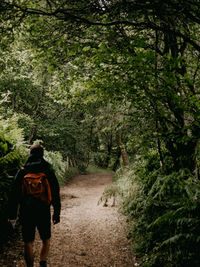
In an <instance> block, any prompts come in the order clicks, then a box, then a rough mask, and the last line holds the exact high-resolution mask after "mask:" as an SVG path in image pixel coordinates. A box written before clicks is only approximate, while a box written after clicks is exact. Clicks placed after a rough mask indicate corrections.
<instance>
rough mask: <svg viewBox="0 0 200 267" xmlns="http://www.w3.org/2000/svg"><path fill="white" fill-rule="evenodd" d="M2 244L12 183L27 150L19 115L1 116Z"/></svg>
mask: <svg viewBox="0 0 200 267" xmlns="http://www.w3.org/2000/svg"><path fill="white" fill-rule="evenodd" d="M0 133H1V134H0V169H1V173H0V229H1V231H0V246H2V245H3V243H5V242H6V241H7V238H8V234H9V232H8V231H9V227H8V223H7V213H6V208H7V202H8V196H9V193H10V187H11V183H12V181H13V178H14V176H15V174H16V172H17V170H18V168H19V166H20V164H22V162H24V160H25V155H26V152H27V149H26V146H25V144H24V142H23V135H22V132H21V130H20V129H19V128H18V125H17V117H16V116H13V117H12V118H10V119H9V120H5V119H2V118H0Z"/></svg>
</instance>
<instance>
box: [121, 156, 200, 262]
mask: <svg viewBox="0 0 200 267" xmlns="http://www.w3.org/2000/svg"><path fill="white" fill-rule="evenodd" d="M146 163H147V161H144V160H140V161H139V162H138V163H137V166H132V167H131V168H130V169H129V170H127V169H126V170H125V171H124V173H121V174H119V175H117V184H118V186H119V187H120V191H121V193H120V195H121V196H122V200H121V209H122V211H123V213H124V214H126V216H127V218H128V221H129V237H130V238H131V239H132V240H133V242H134V246H135V249H136V251H137V252H138V254H139V255H140V256H141V265H142V266H166V267H167V266H171V267H172V266H173V267H174V266H188V267H189V266H200V258H199V250H200V227H199V225H200V217H199V214H200V182H199V181H198V180H196V179H195V178H194V177H193V176H192V175H191V174H190V173H189V172H188V171H187V170H180V171H179V172H172V173H170V174H168V175H166V174H165V173H164V172H163V170H161V169H159V168H158V166H157V165H154V166H156V167H154V168H151V171H150V170H149V167H148V166H149V164H146ZM151 166H152V165H151Z"/></svg>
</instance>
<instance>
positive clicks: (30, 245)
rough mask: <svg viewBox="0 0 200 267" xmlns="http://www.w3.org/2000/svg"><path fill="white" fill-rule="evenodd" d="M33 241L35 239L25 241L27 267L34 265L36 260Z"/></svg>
mask: <svg viewBox="0 0 200 267" xmlns="http://www.w3.org/2000/svg"><path fill="white" fill-rule="evenodd" d="M33 243H34V241H31V242H28V243H24V258H25V261H26V266H27V267H33V262H34V254H33Z"/></svg>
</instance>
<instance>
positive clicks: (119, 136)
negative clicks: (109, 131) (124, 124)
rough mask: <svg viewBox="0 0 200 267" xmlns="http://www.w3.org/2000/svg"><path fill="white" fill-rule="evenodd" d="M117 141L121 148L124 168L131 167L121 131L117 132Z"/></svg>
mask: <svg viewBox="0 0 200 267" xmlns="http://www.w3.org/2000/svg"><path fill="white" fill-rule="evenodd" d="M116 141H117V145H118V147H119V148H120V151H121V155H122V160H123V163H124V166H125V167H126V166H128V165H129V159H128V155H127V152H126V149H125V146H124V144H123V143H122V140H121V132H120V130H117V131H116Z"/></svg>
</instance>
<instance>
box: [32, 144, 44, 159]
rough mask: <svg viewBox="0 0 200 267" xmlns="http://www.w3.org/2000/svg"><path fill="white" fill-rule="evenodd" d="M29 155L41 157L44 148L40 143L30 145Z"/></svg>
mask: <svg viewBox="0 0 200 267" xmlns="http://www.w3.org/2000/svg"><path fill="white" fill-rule="evenodd" d="M30 155H31V156H36V157H38V158H42V157H43V155H44V148H43V147H42V146H41V145H39V144H38V145H32V146H31V147H30Z"/></svg>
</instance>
